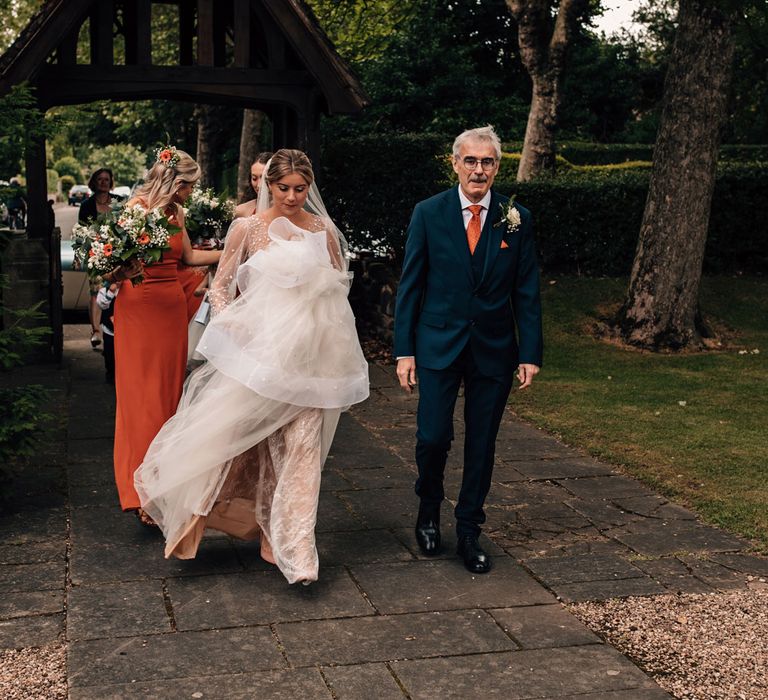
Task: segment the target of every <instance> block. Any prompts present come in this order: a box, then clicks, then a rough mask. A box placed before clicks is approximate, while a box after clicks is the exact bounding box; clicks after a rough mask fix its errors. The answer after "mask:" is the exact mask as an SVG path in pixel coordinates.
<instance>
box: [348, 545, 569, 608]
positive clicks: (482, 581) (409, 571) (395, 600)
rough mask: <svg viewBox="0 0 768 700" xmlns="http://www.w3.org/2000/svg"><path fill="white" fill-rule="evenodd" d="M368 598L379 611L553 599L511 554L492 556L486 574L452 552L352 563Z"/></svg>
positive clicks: (499, 605)
mask: <svg viewBox="0 0 768 700" xmlns="http://www.w3.org/2000/svg"><path fill="white" fill-rule="evenodd" d="M350 568H351V571H352V574H353V576H354V577H355V580H356V581H357V582H358V583H359V584H360V586H361V587H362V589H363V590H364V591H365V592H366V593H367V595H368V598H369V599H370V601H371V604H372V605H373V606H374V607H375V608H376V610H377V611H378V612H380V613H382V614H393V613H407V612H422V611H432V610H459V609H474V608H508V607H513V606H517V605H538V604H548V603H553V602H554V599H553V598H552V596H551V595H550V594H549V593H548V592H547V591H545V590H544V589H543V588H542V587H541V586H540V585H539V584H538V583H537V582H536V581H534V579H533V578H531V576H530V575H529V574H527V573H526V572H525V571H524V570H523V569H522V567H520V566H519V565H518V564H516V563H515V562H514V561H513V560H512V559H511V558H509V557H496V558H495V559H494V562H493V570H492V571H491V572H490V573H488V574H483V575H472V574H469V573H468V572H467V571H466V569H465V568H464V567H463V565H462V564H461V563H460V562H459V561H458V559H456V558H454V559H451V560H437V561H423V560H421V561H417V562H407V563H395V564H371V565H359V566H352V567H350Z"/></svg>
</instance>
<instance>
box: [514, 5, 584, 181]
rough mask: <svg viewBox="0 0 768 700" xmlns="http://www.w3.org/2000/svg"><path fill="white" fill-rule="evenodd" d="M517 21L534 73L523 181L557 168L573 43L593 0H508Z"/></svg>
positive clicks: (526, 60) (522, 54)
mask: <svg viewBox="0 0 768 700" xmlns="http://www.w3.org/2000/svg"><path fill="white" fill-rule="evenodd" d="M507 5H508V6H509V10H510V12H511V13H512V16H513V17H514V18H515V20H516V21H517V36H518V42H519V44H520V58H521V60H522V62H523V65H524V66H525V68H526V70H527V71H528V74H529V75H530V76H531V82H532V84H533V85H532V94H531V108H530V111H529V113H528V124H527V126H526V129H525V141H524V143H523V153H522V156H521V158H520V165H519V167H518V171H517V179H518V180H519V181H526V180H530V179H531V178H533V177H536V176H537V175H540V174H542V173H545V172H553V171H554V168H555V130H556V129H557V122H558V117H559V112H560V105H561V100H562V82H563V75H564V72H565V62H566V56H567V53H568V47H569V44H570V43H571V40H572V37H573V34H574V33H575V32H576V30H577V29H578V26H579V20H580V18H582V17H583V16H584V14H585V12H586V11H587V9H588V7H589V2H588V0H559V2H558V3H557V9H556V12H555V13H554V14H553V8H552V2H551V0H507Z"/></svg>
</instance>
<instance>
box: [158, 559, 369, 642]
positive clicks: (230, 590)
mask: <svg viewBox="0 0 768 700" xmlns="http://www.w3.org/2000/svg"><path fill="white" fill-rule="evenodd" d="M168 594H169V596H170V600H171V603H172V606H173V615H174V617H175V620H176V624H177V625H178V629H180V630H196V629H214V628H219V627H229V626H236V625H260V624H271V623H274V622H286V621H291V620H313V619H319V618H326V617H351V616H358V615H370V614H371V613H372V612H373V610H372V608H371V607H370V605H369V604H368V602H367V601H366V600H365V598H364V597H363V595H362V594H361V593H360V591H359V590H358V588H357V586H356V585H355V583H354V581H353V580H352V579H351V578H350V577H349V575H348V574H347V572H346V570H344V569H342V568H331V567H328V568H325V567H324V568H322V570H321V577H320V580H319V581H318V582H317V583H315V584H313V585H311V586H302V585H300V584H297V585H294V586H288V584H287V583H286V581H285V578H283V576H282V574H281V573H280V572H278V571H277V570H275V569H274V568H273V569H272V570H271V571H254V572H248V573H243V574H229V575H221V576H218V575H217V576H195V577H189V578H178V579H170V580H169V581H168Z"/></svg>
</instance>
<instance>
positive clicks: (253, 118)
mask: <svg viewBox="0 0 768 700" xmlns="http://www.w3.org/2000/svg"><path fill="white" fill-rule="evenodd" d="M263 125H264V112H260V111H259V110H257V109H244V110H243V129H242V132H241V133H240V161H239V162H238V166H237V201H238V202H242V201H244V200H246V199H248V194H249V193H252V192H253V190H252V189H251V164H252V163H253V161H254V160H255V159H256V156H257V155H258V153H259V151H261V132H262V128H263Z"/></svg>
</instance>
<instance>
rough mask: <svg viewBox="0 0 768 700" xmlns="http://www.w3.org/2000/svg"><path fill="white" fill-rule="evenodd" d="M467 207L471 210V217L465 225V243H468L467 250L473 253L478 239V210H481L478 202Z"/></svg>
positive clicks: (479, 229) (479, 227) (479, 228)
mask: <svg viewBox="0 0 768 700" xmlns="http://www.w3.org/2000/svg"><path fill="white" fill-rule="evenodd" d="M467 209H469V211H471V212H472V218H471V219H470V220H469V226H467V243H469V252H470V253H471V254H472V255H474V254H475V248H477V242H478V241H479V240H480V231H481V229H482V227H481V226H480V212H481V211H482V210H483V207H482V205H480V204H470V205H469V206H468V207H467Z"/></svg>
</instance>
